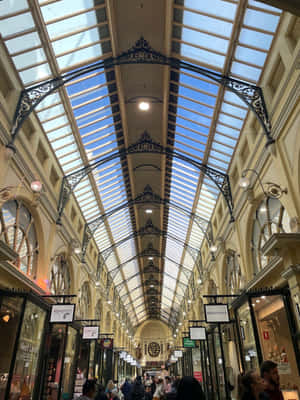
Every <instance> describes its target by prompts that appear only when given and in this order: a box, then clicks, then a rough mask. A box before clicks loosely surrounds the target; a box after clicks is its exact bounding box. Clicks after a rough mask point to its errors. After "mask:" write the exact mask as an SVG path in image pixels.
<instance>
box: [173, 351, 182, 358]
mask: <svg viewBox="0 0 300 400" xmlns="http://www.w3.org/2000/svg"><path fill="white" fill-rule="evenodd" d="M174 356H175V357H176V358H181V357H182V350H175V351H174Z"/></svg>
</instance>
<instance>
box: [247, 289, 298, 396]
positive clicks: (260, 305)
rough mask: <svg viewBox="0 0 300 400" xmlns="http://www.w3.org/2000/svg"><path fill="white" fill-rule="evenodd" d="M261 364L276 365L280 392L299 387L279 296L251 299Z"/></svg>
mask: <svg viewBox="0 0 300 400" xmlns="http://www.w3.org/2000/svg"><path fill="white" fill-rule="evenodd" d="M251 301H252V307H253V309H254V314H255V319H256V325H257V330H258V335H259V341H260V346H261V352H262V357H263V360H272V361H274V362H276V363H277V364H278V371H279V374H280V378H281V387H282V388H283V389H292V388H293V386H294V385H295V384H297V385H298V387H299V385H300V379H299V374H298V368H297V363H296V357H295V352H294V346H293V342H292V338H291V334H290V329H289V324H288V319H287V310H286V308H285V306H284V301H283V297H282V296H281V295H274V296H259V297H252V298H251Z"/></svg>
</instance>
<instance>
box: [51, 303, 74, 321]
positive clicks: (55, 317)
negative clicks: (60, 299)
mask: <svg viewBox="0 0 300 400" xmlns="http://www.w3.org/2000/svg"><path fill="white" fill-rule="evenodd" d="M74 312H75V304H53V305H52V307H51V316H50V322H52V323H67V322H73V319H74Z"/></svg>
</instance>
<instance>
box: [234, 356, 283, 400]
mask: <svg viewBox="0 0 300 400" xmlns="http://www.w3.org/2000/svg"><path fill="white" fill-rule="evenodd" d="M239 400H283V394H282V392H281V390H280V377H279V373H278V368H277V364H276V363H274V362H273V361H270V360H268V361H264V362H263V363H262V365H261V367H260V372H257V371H254V370H252V371H249V372H247V373H246V374H244V375H241V376H240V377H239Z"/></svg>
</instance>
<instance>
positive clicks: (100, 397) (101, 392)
mask: <svg viewBox="0 0 300 400" xmlns="http://www.w3.org/2000/svg"><path fill="white" fill-rule="evenodd" d="M95 400H108V397H107V394H106V393H105V388H104V386H103V385H102V384H101V383H100V384H99V385H98V393H97V395H96V397H95Z"/></svg>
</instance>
